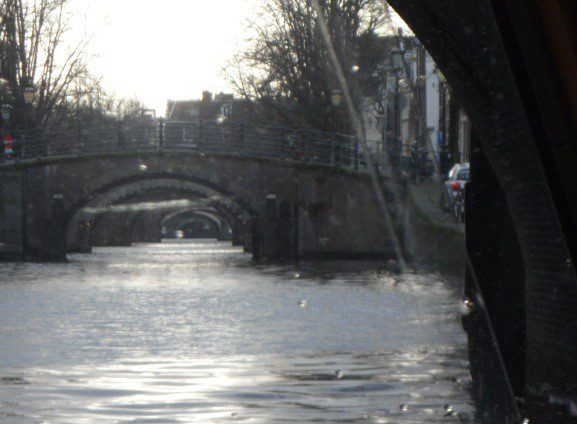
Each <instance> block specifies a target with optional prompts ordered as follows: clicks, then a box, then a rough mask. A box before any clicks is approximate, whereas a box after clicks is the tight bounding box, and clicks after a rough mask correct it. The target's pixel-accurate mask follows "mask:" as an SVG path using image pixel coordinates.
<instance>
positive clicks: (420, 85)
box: [363, 35, 471, 162]
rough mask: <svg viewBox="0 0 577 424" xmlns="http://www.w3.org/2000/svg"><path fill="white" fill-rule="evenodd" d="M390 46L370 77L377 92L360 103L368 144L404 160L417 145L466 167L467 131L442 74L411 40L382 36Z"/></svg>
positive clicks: (410, 38) (461, 112)
mask: <svg viewBox="0 0 577 424" xmlns="http://www.w3.org/2000/svg"><path fill="white" fill-rule="evenodd" d="M383 39H384V40H383V42H386V43H388V44H389V45H391V46H392V47H391V49H389V50H388V51H389V53H388V54H387V57H384V58H382V60H381V62H380V63H379V65H378V66H377V71H375V73H374V75H373V77H374V78H375V79H376V81H377V84H376V88H375V89H374V90H372V91H371V92H370V93H369V94H368V95H367V96H366V97H365V99H364V102H363V119H364V129H365V136H366V140H367V143H368V145H369V147H370V148H371V150H372V151H373V152H374V153H376V154H379V155H380V154H382V151H383V149H384V150H385V151H386V152H389V153H391V152H392V154H394V155H398V156H400V158H402V157H408V156H410V155H411V148H412V147H413V146H414V145H415V143H417V144H418V145H419V146H420V147H422V148H427V149H428V150H429V151H431V152H432V154H433V155H435V156H436V157H437V158H438V157H439V154H440V152H441V151H442V150H443V149H444V150H447V151H449V152H450V153H451V157H452V160H453V161H459V162H464V161H468V157H469V153H470V138H471V136H470V132H471V126H470V123H469V120H468V119H467V117H466V115H465V113H464V111H463V110H462V108H461V106H460V105H459V102H458V101H457V99H456V98H455V97H454V96H453V93H452V90H451V88H450V87H449V85H448V84H447V81H446V80H445V78H444V76H443V74H442V72H441V71H440V70H439V68H438V67H437V65H436V63H435V62H434V60H433V58H432V57H431V55H430V54H429V53H428V52H427V50H426V49H425V48H424V46H423V45H422V44H421V43H420V42H419V41H418V40H417V38H416V37H414V36H401V35H394V36H385V37H383Z"/></svg>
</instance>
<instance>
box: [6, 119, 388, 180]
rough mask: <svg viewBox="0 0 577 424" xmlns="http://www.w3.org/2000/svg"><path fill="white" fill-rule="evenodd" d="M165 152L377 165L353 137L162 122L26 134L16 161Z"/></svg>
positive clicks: (18, 146) (232, 124) (246, 125)
mask: <svg viewBox="0 0 577 424" xmlns="http://www.w3.org/2000/svg"><path fill="white" fill-rule="evenodd" d="M163 150H182V151H191V152H198V153H207V154H234V155H241V156H250V157H257V158H273V159H283V160H287V161H298V162H306V163H313V164H320V165H326V166H331V167H335V168H340V169H349V170H359V169H362V168H364V167H365V166H366V165H367V164H369V163H373V164H376V163H375V160H373V159H372V158H370V157H369V156H372V155H371V154H370V152H368V151H366V150H367V149H362V148H361V146H360V143H359V141H358V140H357V139H356V137H355V136H352V135H345V134H339V133H330V132H322V131H315V130H308V129H294V128H287V127H282V126H263V125H255V124H250V123H246V122H242V121H237V122H227V121H223V122H220V121H207V120H205V121H200V122H183V121H171V120H163V119H158V120H152V119H149V120H147V121H136V122H101V123H98V124H93V125H85V126H77V127H76V128H69V129H65V130H62V131H59V132H56V133H53V134H50V135H46V136H34V135H33V134H32V133H30V134H23V135H22V136H21V137H20V139H19V140H17V142H16V146H15V154H14V155H15V156H14V161H15V162H26V161H34V160H42V159H49V158H55V157H62V156H72V157H81V156H90V155H98V154H110V153H123V152H131V153H134V152H150V151H163ZM374 156H375V159H376V158H377V157H378V156H379V155H374Z"/></svg>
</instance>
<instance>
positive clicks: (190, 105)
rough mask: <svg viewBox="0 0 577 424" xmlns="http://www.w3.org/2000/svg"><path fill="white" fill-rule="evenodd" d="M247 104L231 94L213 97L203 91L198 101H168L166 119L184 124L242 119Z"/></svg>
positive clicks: (208, 92)
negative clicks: (220, 119) (221, 119)
mask: <svg viewBox="0 0 577 424" xmlns="http://www.w3.org/2000/svg"><path fill="white" fill-rule="evenodd" d="M249 103H250V102H248V101H246V100H242V99H236V98H235V97H234V95H233V94H228V93H219V94H217V95H216V96H213V95H212V93H211V92H210V91H203V93H202V98H201V99H199V100H168V101H167V104H166V119H170V120H175V121H186V122H200V121H202V120H216V119H218V118H224V119H228V120H236V119H242V118H244V117H245V116H246V115H247V113H248V110H249V108H250V104H249Z"/></svg>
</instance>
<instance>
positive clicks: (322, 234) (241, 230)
mask: <svg viewBox="0 0 577 424" xmlns="http://www.w3.org/2000/svg"><path fill="white" fill-rule="evenodd" d="M364 150H366V149H361V147H360V145H359V142H358V141H357V140H356V139H355V138H354V137H352V136H346V135H342V134H333V133H323V132H318V131H310V130H293V129H287V128H283V127H272V126H254V125H249V124H247V123H242V122H240V123H228V122H212V121H210V122H209V121H204V122H202V123H199V124H195V123H189V122H174V121H163V120H152V119H151V120H148V121H140V122H136V123H120V122H111V123H106V124H100V125H94V126H91V127H83V128H75V129H73V130H70V131H63V132H61V133H59V134H54V135H51V136H49V137H42V138H32V137H29V139H28V140H20V142H19V143H17V148H16V157H15V158H14V159H13V163H6V164H4V165H3V166H2V171H1V172H2V173H3V174H4V178H3V180H2V181H3V183H2V188H3V191H4V193H5V194H6V195H8V196H7V199H8V200H9V201H8V205H7V210H8V211H9V213H7V214H6V215H5V216H4V217H3V219H2V220H0V234H1V235H2V238H3V240H4V244H3V245H2V247H1V250H2V252H1V253H2V254H3V255H4V256H10V257H14V256H16V257H25V258H30V259H58V258H63V257H64V255H65V253H66V252H89V251H90V250H91V247H92V246H93V245H130V244H131V243H133V242H156V241H158V240H159V239H160V237H161V233H162V227H163V222H164V223H166V217H167V216H169V215H171V214H172V215H174V214H176V215H181V214H186V213H188V214H196V215H195V216H196V217H198V216H199V214H201V215H203V216H204V219H209V218H208V217H209V216H210V217H211V218H212V219H213V222H219V223H220V224H219V230H218V231H220V232H221V233H222V234H223V235H224V233H225V232H227V233H229V234H230V238H231V239H232V242H233V243H234V244H236V245H242V246H244V247H245V249H246V250H247V251H249V252H252V253H253V254H254V256H255V257H256V258H292V257H316V256H324V257H368V256H385V255H393V254H394V252H395V250H396V249H398V239H400V238H401V237H400V234H401V230H400V228H401V222H402V219H401V215H402V208H399V207H398V205H397V204H396V203H395V202H388V206H387V207H386V209H387V210H385V211H383V210H382V208H380V207H379V202H377V199H376V197H375V190H374V188H375V182H374V181H373V180H372V179H371V173H370V172H367V164H369V163H372V160H371V159H369V158H368V157H367V156H368V155H365V154H363V151H364ZM382 183H383V179H382V178H381V179H380V180H379V181H377V184H380V185H382ZM390 196H392V193H389V199H392V197H390ZM385 215H387V217H385ZM390 216H392V221H393V222H394V224H393V227H394V228H391V226H390V225H387V224H386V219H385V218H387V219H388V218H389V217H390ZM229 230H230V231H229Z"/></svg>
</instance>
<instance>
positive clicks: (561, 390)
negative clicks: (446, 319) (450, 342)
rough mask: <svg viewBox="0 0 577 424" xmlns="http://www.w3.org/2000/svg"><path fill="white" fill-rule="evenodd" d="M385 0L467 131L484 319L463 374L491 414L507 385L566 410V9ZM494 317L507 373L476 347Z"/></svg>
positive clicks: (574, 248) (573, 341)
mask: <svg viewBox="0 0 577 424" xmlns="http://www.w3.org/2000/svg"><path fill="white" fill-rule="evenodd" d="M389 3H390V4H391V5H393V7H394V8H395V9H396V10H397V11H398V12H399V14H400V15H401V16H402V17H403V19H405V21H406V22H407V23H408V24H409V25H410V26H411V28H412V29H413V31H414V32H415V34H416V35H417V36H418V37H419V39H420V40H421V42H422V43H423V44H424V45H425V46H426V47H427V49H428V50H429V51H430V53H431V55H432V56H433V57H434V59H435V61H436V62H437V63H438V65H439V66H440V67H441V69H442V70H443V73H444V74H445V76H446V78H447V80H448V81H449V83H450V84H451V86H452V87H453V89H454V90H455V92H456V93H457V95H458V97H459V98H460V101H461V102H462V104H463V105H464V107H465V109H466V111H467V114H468V115H469V118H470V119H471V121H472V123H473V126H474V128H475V131H476V135H475V137H474V139H473V144H474V145H473V156H472V160H471V162H472V167H473V171H472V175H471V182H470V187H469V188H468V194H467V206H468V211H469V212H470V213H469V215H468V223H467V247H468V253H469V258H470V262H469V264H468V272H467V291H468V294H469V296H471V297H472V298H473V299H474V301H475V302H476V304H477V305H478V304H479V300H480V299H477V296H478V295H482V297H483V299H484V304H485V306H486V309H485V310H486V311H487V312H488V314H489V316H490V322H491V326H492V328H490V327H489V326H483V324H482V323H483V322H486V321H487V320H486V319H485V310H482V308H476V309H473V312H472V313H471V314H470V316H469V317H468V319H466V320H465V322H466V323H468V325H467V327H468V330H469V336H470V342H471V344H472V348H473V349H472V368H473V374H474V375H476V376H479V375H480V373H484V376H483V377H484V378H483V381H484V382H485V384H482V385H480V386H479V387H478V390H479V392H478V394H479V395H480V397H481V398H482V399H484V400H485V401H486V402H487V405H489V406H488V407H487V408H486V410H488V411H489V410H491V411H492V414H493V416H494V417H496V418H489V417H484V421H486V422H515V420H517V419H518V418H519V417H518V416H517V411H516V410H515V406H516V405H514V404H515V401H514V400H513V399H512V397H511V396H509V394H510V393H511V390H512V392H513V394H514V395H515V396H516V397H517V399H518V400H521V401H520V402H517V406H520V407H521V409H522V412H523V413H524V414H525V416H529V417H530V418H533V417H534V419H535V421H533V419H532V420H531V422H567V421H568V420H570V419H571V418H569V415H570V410H571V409H573V410H574V409H575V405H577V384H576V383H575V382H576V381H577V359H576V358H577V319H576V318H575V317H576V316H577V278H576V274H575V268H574V266H573V264H574V262H575V259H577V258H576V254H577V244H576V243H575V240H576V238H575V235H576V234H577V225H576V223H577V196H576V195H575V187H577V167H576V166H575V165H574V164H575V163H577V149H575V141H576V132H575V128H576V126H577V82H576V81H577V61H575V59H576V56H577V54H576V52H577V37H575V33H576V22H577V11H576V9H575V8H574V7H570V6H569V3H570V2H562V1H558V0H550V1H538V0H526V1H521V0H501V1H497V0H390V1H389ZM571 34H573V35H572V36H571ZM571 107H572V108H573V109H571ZM571 112H573V115H571ZM493 330H494V332H495V336H496V340H497V342H498V344H499V347H500V352H501V353H502V360H503V362H504V365H505V368H506V370H507V373H508V376H509V382H510V383H511V387H508V382H507V381H504V380H502V379H500V378H499V377H498V373H499V362H500V358H499V356H498V354H497V353H496V352H494V351H492V350H491V349H490V348H486V346H487V345H488V343H489V344H490V339H491V337H490V332H491V331H493ZM478 358H481V359H480V360H479V361H477V359H478ZM488 380H490V381H488ZM510 389H511V390H510ZM487 405H486V406H487ZM541 408H542V409H543V411H545V412H544V413H543V415H540V412H539V410H540V409H541ZM544 417H547V418H544ZM491 420H493V421H491Z"/></svg>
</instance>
